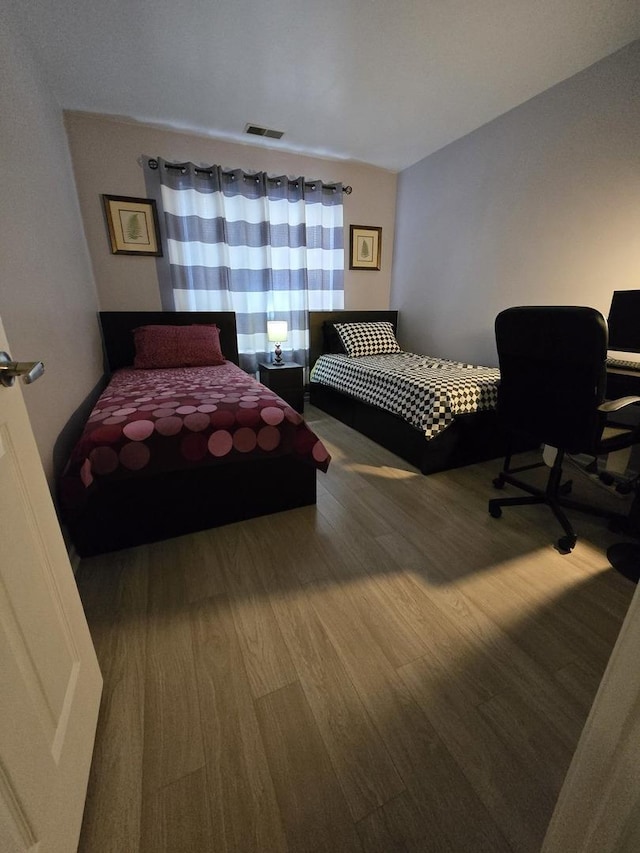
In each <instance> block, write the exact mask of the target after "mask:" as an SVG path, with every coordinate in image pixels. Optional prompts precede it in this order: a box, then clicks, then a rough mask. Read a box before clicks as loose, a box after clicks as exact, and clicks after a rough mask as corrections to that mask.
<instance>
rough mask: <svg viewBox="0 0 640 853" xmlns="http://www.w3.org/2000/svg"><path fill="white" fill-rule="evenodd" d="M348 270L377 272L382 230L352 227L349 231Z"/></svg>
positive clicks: (372, 227)
mask: <svg viewBox="0 0 640 853" xmlns="http://www.w3.org/2000/svg"><path fill="white" fill-rule="evenodd" d="M349 244H350V252H349V269H350V270H379V269H380V259H381V257H382V228H379V227H377V226H375V225H352V226H351V230H350V240H349Z"/></svg>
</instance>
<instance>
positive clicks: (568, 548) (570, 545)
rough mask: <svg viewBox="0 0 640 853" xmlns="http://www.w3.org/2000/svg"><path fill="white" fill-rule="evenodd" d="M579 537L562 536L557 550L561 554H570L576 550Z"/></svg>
mask: <svg viewBox="0 0 640 853" xmlns="http://www.w3.org/2000/svg"><path fill="white" fill-rule="evenodd" d="M577 538H578V537H577V536H561V537H560V539H558V544H557V548H558V551H559V552H560V553H561V554H570V553H571V552H572V551H573V549H574V548H575V545H576V541H577Z"/></svg>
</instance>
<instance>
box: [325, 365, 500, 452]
mask: <svg viewBox="0 0 640 853" xmlns="http://www.w3.org/2000/svg"><path fill="white" fill-rule="evenodd" d="M499 378H500V371H499V370H498V369H497V368H494V367H478V366H476V365H473V364H463V363H462V362H458V361H449V360H447V359H442V358H435V357H433V356H427V355H418V354H416V353H411V352H399V353H390V354H386V355H369V356H363V357H361V358H349V356H347V355H339V354H338V355H322V356H320V358H319V359H318V361H317V362H316V363H315V365H314V367H313V370H312V371H311V381H312V382H317V383H319V384H321V385H327V386H329V387H330V388H334V389H335V390H336V391H342V392H343V393H345V394H350V395H351V396H352V397H357V398H358V399H359V400H363V401H364V402H366V403H370V404H371V405H373V406H378V407H379V408H381V409H386V410H387V411H389V412H393V413H394V414H396V415H400V416H401V417H402V418H404V419H405V420H406V421H408V422H409V423H410V424H412V425H413V426H415V427H417V428H418V429H420V430H422V431H423V432H424V434H425V438H427V439H430V438H433V437H434V436H436V435H438V434H439V433H440V432H442V430H443V429H445V428H446V427H447V426H448V425H449V424H450V423H451V422H452V421H453V419H454V417H455V416H456V415H461V414H466V413H468V412H480V411H486V410H488V409H494V408H495V406H496V401H497V395H498V380H499Z"/></svg>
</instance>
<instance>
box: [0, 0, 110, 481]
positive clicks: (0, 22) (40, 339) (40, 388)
mask: <svg viewBox="0 0 640 853" xmlns="http://www.w3.org/2000/svg"><path fill="white" fill-rule="evenodd" d="M0 158H1V159H2V175H1V178H0V181H1V183H0V190H1V191H0V316H2V321H3V324H4V327H5V331H6V333H7V337H8V339H9V342H10V344H11V355H12V357H13V358H14V359H16V360H19V361H31V360H34V359H42V360H43V361H44V362H45V366H46V373H45V375H44V376H43V377H42V379H39V380H38V381H37V382H36V383H35V384H34V385H30V386H28V387H26V386H23V388H24V397H25V401H26V403H27V408H28V411H29V415H30V418H31V423H32V426H33V431H34V434H35V437H36V441H37V443H38V449H39V451H40V455H41V458H42V462H43V466H44V469H45V473H46V474H47V477H48V479H49V482H50V483H52V480H53V454H54V446H55V445H56V441H57V439H58V436H59V434H60V432H61V431H62V429H63V427H64V426H65V424H66V422H67V420H68V419H69V417H70V416H71V414H72V413H73V412H74V410H75V409H76V408H77V407H78V406H79V405H80V403H81V402H82V400H83V399H84V398H85V397H86V396H87V394H89V392H90V391H91V389H92V388H93V386H94V385H95V384H96V383H97V382H98V380H99V378H100V376H101V374H102V355H101V345H100V339H99V331H98V325H97V319H96V311H97V308H98V301H97V295H96V289H95V284H94V281H93V275H92V272H91V265H90V263H89V254H88V250H87V246H86V241H85V238H84V229H83V225H82V220H81V217H80V208H79V205H78V199H77V195H76V190H75V184H74V180H73V172H72V168H71V158H70V154H69V148H68V145H67V138H66V134H65V130H64V124H63V120H62V111H61V110H60V108H59V107H58V105H57V104H56V102H55V101H54V99H53V97H52V96H51V93H50V92H49V91H48V89H47V85H46V82H45V75H44V73H43V72H42V70H41V69H40V68H39V67H38V65H37V63H36V62H35V61H34V60H33V58H32V56H31V54H30V52H29V49H28V47H27V45H26V43H25V42H24V41H23V39H22V38H21V37H20V36H19V35H18V33H17V31H16V28H15V27H14V26H13V24H12V22H11V20H9V19H8V17H7V12H6V10H5V12H4V13H0Z"/></svg>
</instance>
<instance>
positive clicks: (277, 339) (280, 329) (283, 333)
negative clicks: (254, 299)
mask: <svg viewBox="0 0 640 853" xmlns="http://www.w3.org/2000/svg"><path fill="white" fill-rule="evenodd" d="M267 338H268V339H269V342H270V343H273V344H275V345H276V348H275V351H274V359H273V363H274V364H275V365H276V366H278V367H281V366H282V365H283V364H284V361H283V360H282V350H281V349H280V344H281V343H282V342H283V341H286V340H287V321H286V320H267Z"/></svg>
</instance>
